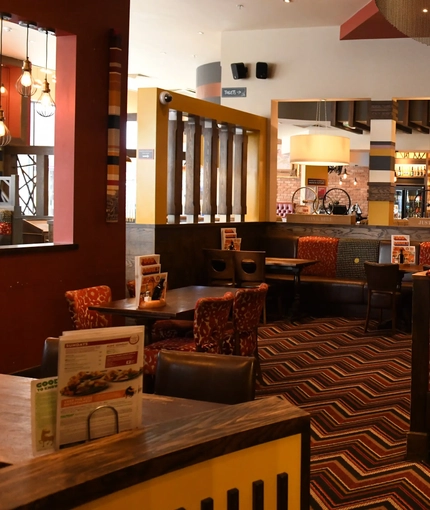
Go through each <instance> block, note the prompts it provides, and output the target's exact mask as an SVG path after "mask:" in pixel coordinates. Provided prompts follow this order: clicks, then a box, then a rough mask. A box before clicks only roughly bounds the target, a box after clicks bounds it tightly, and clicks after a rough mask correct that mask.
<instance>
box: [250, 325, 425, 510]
mask: <svg viewBox="0 0 430 510" xmlns="http://www.w3.org/2000/svg"><path fill="white" fill-rule="evenodd" d="M373 326H374V325H373ZM388 335H391V332H390V331H377V332H368V333H367V334H365V333H364V320H362V319H360V320H358V319H343V318H328V319H308V321H307V323H302V324H298V323H293V324H291V323H288V322H275V323H272V324H267V325H266V326H263V327H261V328H260V330H259V355H260V360H261V368H262V374H263V380H264V383H265V385H264V386H262V387H261V388H259V389H258V396H259V397H263V396H268V395H279V396H281V397H282V398H285V399H287V400H288V401H290V402H291V403H293V404H295V405H297V406H299V407H301V408H302V409H305V410H307V411H308V412H309V413H310V414H311V429H312V432H311V508H312V509H315V510H317V509H324V510H325V509H327V510H334V509H342V510H344V509H354V508H360V509H388V510H390V509H401V510H409V509H410V510H421V509H423V510H424V509H430V465H426V464H424V463H413V462H406V461H405V460H404V459H405V454H406V432H407V431H408V430H409V406H410V364H411V359H410V358H411V336H410V335H408V334H406V333H402V332H398V333H397V334H396V335H395V336H388Z"/></svg>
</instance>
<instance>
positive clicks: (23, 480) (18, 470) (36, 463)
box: [0, 377, 310, 510]
mask: <svg viewBox="0 0 430 510" xmlns="http://www.w3.org/2000/svg"><path fill="white" fill-rule="evenodd" d="M11 379H18V378H13V377H12V378H11ZM12 382H13V381H12ZM12 387H13V384H12ZM16 391H17V390H16ZM17 393H19V392H18V391H17ZM0 415H1V413H0ZM3 419H4V417H3ZM15 425H16V424H15ZM295 434H301V436H302V441H301V447H302V465H303V466H305V467H304V469H302V473H301V476H302V479H301V480H302V484H303V486H304V487H305V491H304V492H303V491H302V497H303V498H304V499H307V498H308V492H309V474H310V469H309V457H310V455H309V451H310V415H309V414H308V413H307V412H305V411H303V410H302V409H300V408H298V407H296V406H293V405H292V404H290V403H289V402H287V401H285V400H281V399H279V398H277V397H267V398H263V399H259V400H254V401H252V402H245V403H244V404H237V405H231V406H228V405H224V406H221V407H218V408H217V409H214V410H208V411H203V412H199V413H197V414H192V415H187V416H184V417H182V418H181V417H180V418H177V419H175V420H174V421H170V422H162V423H155V424H153V425H150V426H147V427H143V428H142V429H136V430H131V431H128V432H121V433H119V434H114V435H112V436H109V437H105V438H102V439H97V440H95V441H91V442H90V443H86V444H82V445H78V446H74V447H70V448H65V449H64V450H61V451H59V452H55V453H50V454H47V455H44V456H41V457H37V458H35V459H30V460H24V461H21V462H20V463H18V464H16V465H12V466H8V467H3V468H2V469H0V494H1V496H0V510H11V509H18V508H21V509H22V508H26V509H28V510H36V509H38V510H52V509H53V508H55V509H56V510H70V509H72V508H75V507H77V506H79V505H82V504H84V503H87V502H89V501H92V500H94V499H97V498H101V497H103V496H105V495H107V494H110V493H112V492H116V491H119V490H121V489H124V488H127V487H131V486H133V485H135V484H138V483H141V482H144V481H146V480H150V479H153V478H155V477H158V476H161V475H163V474H166V473H171V472H173V471H175V470H178V469H182V468H184V467H187V466H191V465H194V464H196V463H197V462H204V461H206V460H209V459H213V458H214V457H219V456H222V455H228V454H230V453H234V452H236V451H238V450H243V449H245V448H251V447H253V446H257V445H261V444H263V443H265V442H270V441H276V440H277V439H282V438H284V437H288V436H291V435H295ZM2 437H3V435H2ZM307 507H309V505H307Z"/></svg>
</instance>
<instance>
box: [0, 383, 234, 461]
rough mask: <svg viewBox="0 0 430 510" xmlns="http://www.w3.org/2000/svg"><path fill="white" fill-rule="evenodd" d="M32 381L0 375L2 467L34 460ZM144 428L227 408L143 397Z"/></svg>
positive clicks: (209, 403)
mask: <svg viewBox="0 0 430 510" xmlns="http://www.w3.org/2000/svg"><path fill="white" fill-rule="evenodd" d="M31 380H32V379H30V378H27V377H17V376H13V375H5V374H0V394H1V395H2V398H1V399H0V430H1V434H0V467H1V466H2V465H8V464H16V463H18V462H22V461H25V460H28V459H32V458H33V457H34V455H33V450H32V445H31V401H30V391H31V390H30V387H31ZM142 398H143V405H142V426H143V427H144V428H145V427H148V426H150V425H154V424H157V423H165V422H169V421H171V420H174V419H177V418H183V417H187V416H190V415H194V414H197V413H201V412H203V411H208V410H213V409H218V408H220V407H224V404H215V403H213V402H203V401H197V400H188V399H183V398H175V397H165V396H162V395H150V394H147V393H144V394H143V395H142Z"/></svg>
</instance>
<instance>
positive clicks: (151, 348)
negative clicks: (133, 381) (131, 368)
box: [143, 338, 196, 375]
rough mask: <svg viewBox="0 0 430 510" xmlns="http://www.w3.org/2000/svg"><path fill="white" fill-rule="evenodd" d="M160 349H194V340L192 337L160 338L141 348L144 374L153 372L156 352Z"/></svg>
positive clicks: (155, 363)
mask: <svg viewBox="0 0 430 510" xmlns="http://www.w3.org/2000/svg"><path fill="white" fill-rule="evenodd" d="M161 349H164V350H166V351H195V350H196V342H195V341H194V339H193V338H169V339H168V340H161V341H160V342H154V343H152V344H150V345H148V346H146V347H145V348H144V350H143V355H144V360H145V361H144V364H143V373H144V374H148V375H154V374H155V370H156V368H157V359H158V353H159V352H160V351H161Z"/></svg>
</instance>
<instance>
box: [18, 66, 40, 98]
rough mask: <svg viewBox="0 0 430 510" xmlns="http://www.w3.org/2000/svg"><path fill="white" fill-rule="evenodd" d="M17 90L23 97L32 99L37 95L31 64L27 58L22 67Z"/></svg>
mask: <svg viewBox="0 0 430 510" xmlns="http://www.w3.org/2000/svg"><path fill="white" fill-rule="evenodd" d="M15 87H16V90H17V91H18V93H19V94H20V95H21V96H24V97H30V96H32V95H34V94H35V93H36V90H37V88H36V86H35V83H34V79H33V75H32V72H31V62H30V61H29V60H28V58H26V59H25V60H24V63H23V66H22V73H21V76H20V77H19V78H18V80H17V81H16V84H15Z"/></svg>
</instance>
